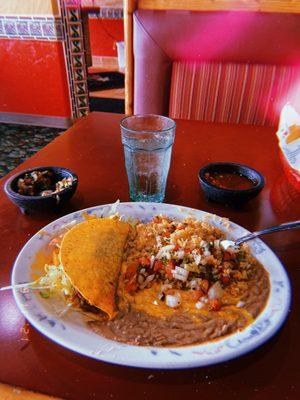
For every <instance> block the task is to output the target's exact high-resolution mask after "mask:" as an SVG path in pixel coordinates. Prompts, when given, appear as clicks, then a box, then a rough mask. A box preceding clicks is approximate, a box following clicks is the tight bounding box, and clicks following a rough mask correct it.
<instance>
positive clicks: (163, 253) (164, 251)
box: [156, 244, 175, 259]
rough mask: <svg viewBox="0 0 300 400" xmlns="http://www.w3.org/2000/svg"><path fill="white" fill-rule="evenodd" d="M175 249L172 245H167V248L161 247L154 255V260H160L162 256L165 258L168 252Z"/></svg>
mask: <svg viewBox="0 0 300 400" xmlns="http://www.w3.org/2000/svg"><path fill="white" fill-rule="evenodd" d="M174 248H175V245H174V244H168V245H167V246H164V247H162V248H161V249H160V250H159V252H158V253H157V255H156V258H158V259H160V258H162V257H164V256H167V255H168V254H167V253H168V252H169V251H171V250H173V249H174Z"/></svg>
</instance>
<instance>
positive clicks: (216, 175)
mask: <svg viewBox="0 0 300 400" xmlns="http://www.w3.org/2000/svg"><path fill="white" fill-rule="evenodd" d="M205 179H206V180H207V182H209V183H211V184H212V185H214V186H217V187H219V188H221V189H231V190H245V189H251V188H253V187H254V186H255V185H256V183H257V182H256V181H254V180H251V179H249V178H247V177H246V176H244V175H241V174H239V173H234V172H217V171H216V172H206V173H205Z"/></svg>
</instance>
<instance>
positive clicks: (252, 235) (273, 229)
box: [235, 220, 300, 245]
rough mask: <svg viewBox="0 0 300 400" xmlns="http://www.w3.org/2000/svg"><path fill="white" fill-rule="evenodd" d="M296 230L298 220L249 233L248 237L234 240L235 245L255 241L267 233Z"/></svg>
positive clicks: (299, 226) (298, 225) (299, 225)
mask: <svg viewBox="0 0 300 400" xmlns="http://www.w3.org/2000/svg"><path fill="white" fill-rule="evenodd" d="M297 228H300V220H298V221H292V222H286V223H284V224H280V225H277V226H272V227H270V228H267V229H263V230H261V231H256V232H252V233H249V234H248V235H245V236H242V237H241V238H239V239H237V240H235V244H236V245H240V244H241V243H244V242H247V241H248V240H251V239H255V238H256V237H258V236H262V235H266V234H267V233H273V232H280V231H287V230H290V229H297Z"/></svg>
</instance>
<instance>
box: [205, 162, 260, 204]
mask: <svg viewBox="0 0 300 400" xmlns="http://www.w3.org/2000/svg"><path fill="white" fill-rule="evenodd" d="M215 173H229V174H236V175H240V176H242V177H245V178H247V179H248V180H250V181H251V182H252V187H250V188H248V189H227V188H222V187H219V186H216V185H214V184H212V183H211V182H210V181H209V180H208V179H207V174H215ZM199 181H200V185H201V187H202V189H203V191H204V194H205V196H206V198H207V199H208V200H211V201H215V202H217V203H223V204H229V205H240V204H243V203H245V202H247V201H249V200H251V199H253V198H254V197H256V196H257V195H258V194H259V193H260V192H261V190H262V189H263V187H264V185H265V179H264V177H263V175H262V174H261V173H260V172H258V171H256V170H255V169H253V168H251V167H248V166H247V165H243V164H237V163H229V162H217V163H211V164H207V165H205V166H204V167H203V168H201V169H200V171H199Z"/></svg>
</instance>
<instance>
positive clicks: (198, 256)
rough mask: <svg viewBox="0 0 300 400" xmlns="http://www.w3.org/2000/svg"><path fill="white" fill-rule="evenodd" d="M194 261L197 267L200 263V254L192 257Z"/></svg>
mask: <svg viewBox="0 0 300 400" xmlns="http://www.w3.org/2000/svg"><path fill="white" fill-rule="evenodd" d="M194 261H195V264H196V265H199V264H200V262H201V254H195V255H194Z"/></svg>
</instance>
